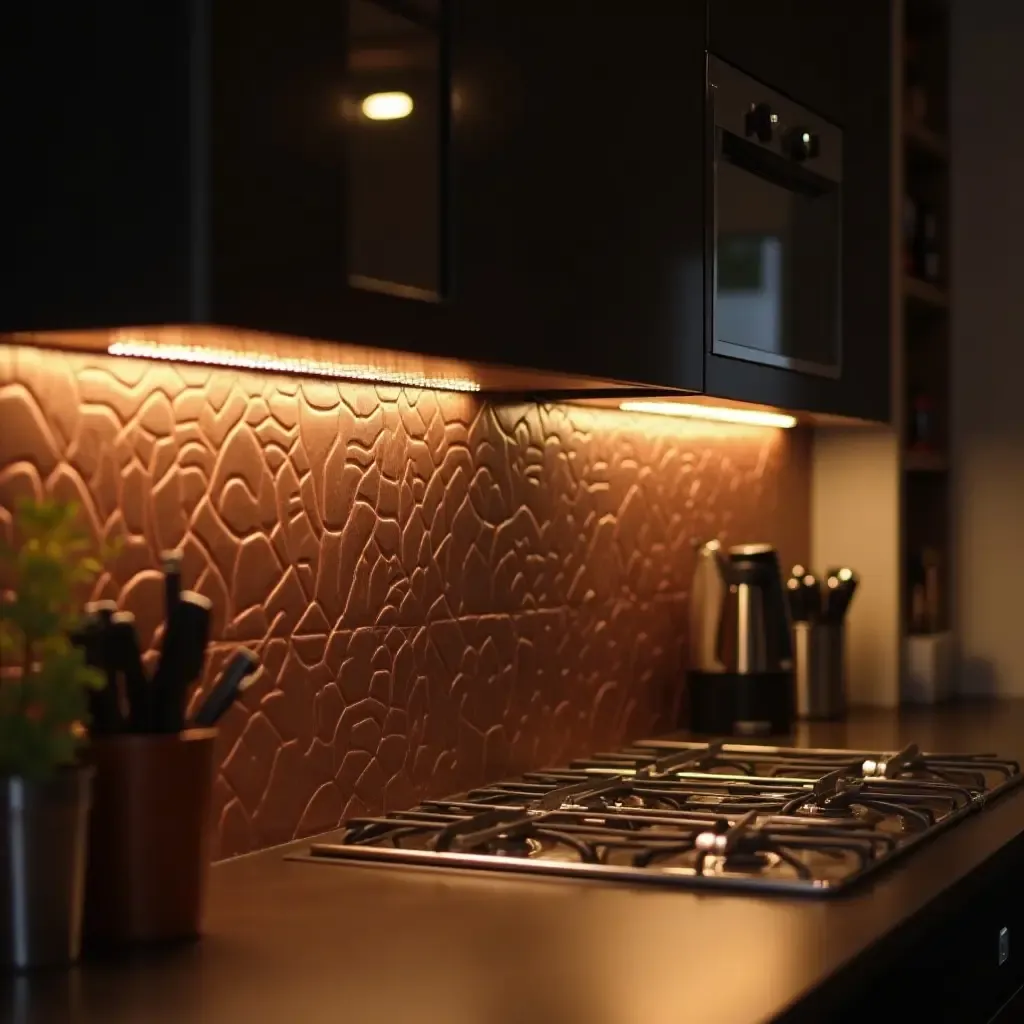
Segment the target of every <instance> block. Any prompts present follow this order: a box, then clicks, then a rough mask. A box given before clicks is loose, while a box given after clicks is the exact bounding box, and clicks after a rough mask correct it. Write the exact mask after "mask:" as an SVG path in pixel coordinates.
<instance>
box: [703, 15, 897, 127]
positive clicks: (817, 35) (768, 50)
mask: <svg viewBox="0 0 1024 1024" xmlns="http://www.w3.org/2000/svg"><path fill="white" fill-rule="evenodd" d="M872 2H873V0H868V4H870V3H872ZM859 8H860V4H851V3H843V2H838V0H832V2H829V0H708V41H709V42H708V45H709V49H710V50H711V52H712V53H714V54H716V55H717V56H719V57H721V58H722V59H724V60H727V61H728V62H729V63H730V64H733V65H735V66H736V67H738V68H742V69H743V70H744V71H745V72H746V73H747V74H748V75H751V76H752V77H754V78H757V79H760V81H762V82H764V83H765V84H767V85H770V86H771V87H772V88H774V89H775V90H777V91H778V92H781V93H784V94H786V95H787V96H788V97H789V98H790V99H792V100H795V101H796V102H797V103H799V104H800V105H801V106H804V107H809V108H810V109H812V110H814V111H815V112H816V113H818V114H821V115H823V116H824V117H827V118H831V119H834V120H842V118H843V114H844V113H845V108H844V94H843V90H844V82H843V80H844V72H845V68H844V64H845V53H846V48H847V40H846V33H847V31H848V28H849V23H850V22H851V21H852V20H853V19H854V18H855V17H857V16H859V13H860V12H859ZM855 12H856V13H855ZM886 66H888V61H887V62H886Z"/></svg>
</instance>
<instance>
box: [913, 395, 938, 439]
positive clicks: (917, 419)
mask: <svg viewBox="0 0 1024 1024" xmlns="http://www.w3.org/2000/svg"><path fill="white" fill-rule="evenodd" d="M907 447H908V448H909V449H910V450H911V451H915V452H930V451H934V450H935V405H934V403H933V401H932V398H931V396H930V395H928V394H926V393H924V392H919V393H918V394H916V395H914V396H913V398H912V399H911V402H910V424H909V430H908V431H907Z"/></svg>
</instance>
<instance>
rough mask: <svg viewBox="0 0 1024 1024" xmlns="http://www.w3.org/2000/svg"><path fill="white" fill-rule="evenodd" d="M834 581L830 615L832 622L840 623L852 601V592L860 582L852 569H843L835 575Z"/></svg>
mask: <svg viewBox="0 0 1024 1024" xmlns="http://www.w3.org/2000/svg"><path fill="white" fill-rule="evenodd" d="M836 580H837V581H838V584H837V586H836V588H835V593H834V600H833V606H832V615H833V616H834V619H833V621H835V622H842V621H843V619H844V618H845V617H846V612H847V610H848V609H849V607H850V602H851V601H852V600H853V595H854V592H855V591H856V589H857V584H858V583H859V582H860V581H859V580H858V578H857V574H856V573H855V572H854V571H853V570H852V569H848V568H845V567H844V568H842V569H840V570H839V571H838V572H837V573H836Z"/></svg>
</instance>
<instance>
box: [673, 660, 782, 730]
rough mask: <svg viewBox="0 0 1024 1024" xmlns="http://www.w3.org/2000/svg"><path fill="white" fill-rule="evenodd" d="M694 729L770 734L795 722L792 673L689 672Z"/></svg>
mask: <svg viewBox="0 0 1024 1024" xmlns="http://www.w3.org/2000/svg"><path fill="white" fill-rule="evenodd" d="M686 683H687V690H688V696H689V701H688V703H689V707H690V715H689V722H688V723H684V724H685V725H687V726H688V727H689V728H690V729H691V730H692V731H693V732H698V733H708V734H711V735H715V736H769V735H781V734H783V733H788V732H789V731H790V729H791V728H792V725H793V713H794V703H795V700H794V697H795V694H794V686H793V673H792V672H756V673H751V674H746V675H739V674H738V673H736V672H697V671H691V672H687V673H686Z"/></svg>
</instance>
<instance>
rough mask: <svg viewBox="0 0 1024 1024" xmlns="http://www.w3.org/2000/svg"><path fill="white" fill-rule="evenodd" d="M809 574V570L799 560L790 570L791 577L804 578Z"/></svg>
mask: <svg viewBox="0 0 1024 1024" xmlns="http://www.w3.org/2000/svg"><path fill="white" fill-rule="evenodd" d="M806 575H807V570H806V569H805V568H804V567H803V566H802V565H800V563H799V562H798V563H797V564H796V565H794V566H793V568H792V569H790V570H789V576H790V579H794V580H802V579H803V578H804V577H805V576H806Z"/></svg>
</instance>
